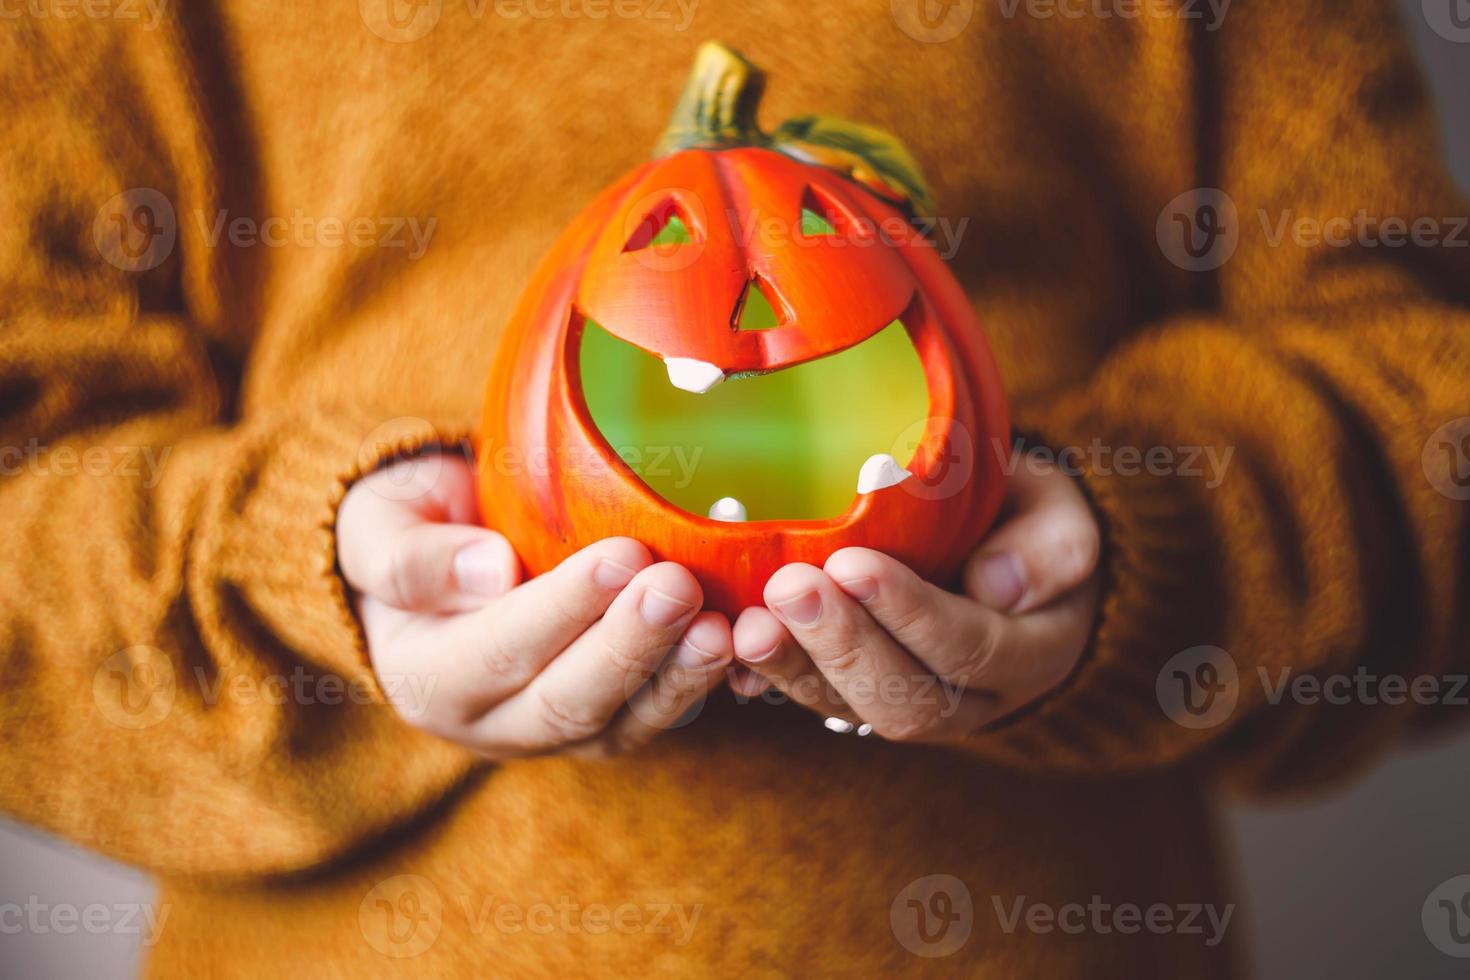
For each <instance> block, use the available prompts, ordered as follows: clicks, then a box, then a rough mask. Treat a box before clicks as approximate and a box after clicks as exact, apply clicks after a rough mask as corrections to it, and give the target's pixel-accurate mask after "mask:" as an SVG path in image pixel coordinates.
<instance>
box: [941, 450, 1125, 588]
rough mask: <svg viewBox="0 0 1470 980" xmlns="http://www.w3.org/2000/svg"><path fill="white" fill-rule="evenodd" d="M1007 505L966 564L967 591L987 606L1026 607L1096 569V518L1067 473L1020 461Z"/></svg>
mask: <svg viewBox="0 0 1470 980" xmlns="http://www.w3.org/2000/svg"><path fill="white" fill-rule="evenodd" d="M1008 506H1009V509H1010V513H1011V516H1010V517H1008V518H1007V519H1006V520H1005V521H1004V522H1003V523H1002V524H1001V525H1000V526H999V527H997V528H996V530H995V531H994V532H993V533H991V534H990V536H989V537H987V538H986V539H985V541H983V542H982V543H981V545H980V550H979V551H977V552H976V553H975V554H974V555H973V556H971V558H970V560H969V561H968V562H967V563H966V565H965V570H964V584H965V591H966V592H967V593H968V594H969V595H971V596H973V597H974V598H976V599H978V600H979V601H980V602H982V603H984V604H985V605H987V606H989V607H990V608H992V609H999V610H1002V611H1007V612H1027V611H1029V610H1032V609H1038V608H1040V607H1041V606H1044V605H1046V604H1047V603H1049V602H1051V601H1052V600H1053V599H1055V598H1057V597H1058V596H1060V595H1064V594H1066V593H1067V592H1069V591H1071V590H1072V589H1075V588H1076V587H1077V586H1079V585H1081V584H1082V583H1083V582H1085V581H1087V580H1088V578H1090V577H1091V576H1092V573H1093V572H1094V571H1096V570H1097V562H1098V554H1099V551H1100V550H1101V535H1100V534H1099V532H1098V527H1097V520H1096V519H1095V518H1094V517H1093V514H1092V509H1091V507H1089V506H1088V503H1087V499H1086V498H1085V497H1084V496H1083V495H1082V491H1081V490H1080V489H1079V488H1078V486H1077V484H1076V482H1075V481H1074V480H1073V479H1072V478H1071V477H1069V476H1067V475H1066V474H1065V473H1062V472H1061V471H1059V470H1054V469H1053V470H1046V471H1037V470H1036V469H1034V468H1033V467H1028V466H1020V467H1018V468H1017V469H1016V474H1015V476H1014V477H1012V478H1011V482H1010V488H1009V490H1008Z"/></svg>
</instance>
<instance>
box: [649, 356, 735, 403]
mask: <svg viewBox="0 0 1470 980" xmlns="http://www.w3.org/2000/svg"><path fill="white" fill-rule="evenodd" d="M664 367H665V368H667V369H668V371H669V383H670V384H672V385H673V386H674V387H675V388H682V389H683V390H685V391H692V392H694V393H695V394H696V395H702V394H704V393H705V392H706V391H709V390H710V389H711V388H713V387H714V386H715V385H717V384H719V383H720V382H721V381H724V380H725V372H724V371H721V370H720V369H719V368H717V367H715V366H714V365H713V364H711V363H709V362H708V361H696V360H695V359H694V358H692V357H666V358H664Z"/></svg>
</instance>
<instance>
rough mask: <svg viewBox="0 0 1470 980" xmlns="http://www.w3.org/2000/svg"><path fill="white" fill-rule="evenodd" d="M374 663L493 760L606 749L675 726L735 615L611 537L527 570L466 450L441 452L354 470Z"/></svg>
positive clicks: (420, 715) (344, 552)
mask: <svg viewBox="0 0 1470 980" xmlns="http://www.w3.org/2000/svg"><path fill="white" fill-rule="evenodd" d="M337 557H338V564H339V566H340V567H341V569H342V575H343V577H344V578H345V579H346V580H347V583H348V584H349V585H350V586H351V587H352V588H353V590H355V593H356V596H355V598H356V603H357V609H358V614H359V616H360V617H361V620H362V625H363V630H364V632H365V633H366V635H367V641H368V651H369V654H370V656H371V659H372V664H373V669H374V670H375V671H376V672H377V674H378V676H379V678H380V679H383V680H384V682H385V687H386V686H387V681H388V679H390V678H391V679H395V680H397V681H399V682H401V681H402V680H403V678H404V677H405V676H406V675H410V674H416V675H419V676H418V677H416V678H415V680H416V681H421V682H422V683H416V684H414V685H412V686H409V685H402V686H404V687H409V689H411V690H414V691H423V692H428V694H427V697H426V698H423V699H421V702H422V703H413V704H406V703H401V699H399V701H397V702H395V706H396V707H397V708H398V710H399V713H400V714H402V715H403V717H404V718H405V719H406V720H407V721H408V722H409V723H410V724H412V725H414V726H416V727H418V728H422V729H424V730H426V731H429V732H432V733H434V734H435V735H439V736H441V737H443V738H446V739H449V740H450V741H453V742H457V743H459V744H460V745H463V746H465V747H467V748H469V749H472V750H474V751H475V752H478V753H479V754H481V755H483V756H486V757H487V758H490V759H495V760H501V759H510V758H516V757H521V756H532V755H545V754H569V755H583V756H605V755H611V754H616V753H619V752H622V751H626V750H628V749H630V748H633V747H635V746H638V745H641V744H642V743H644V742H646V741H648V740H649V739H650V738H652V737H653V736H654V735H656V734H657V733H659V732H660V731H663V730H666V729H669V728H674V727H678V726H679V725H680V724H681V723H683V722H684V721H686V720H687V719H685V715H686V713H688V712H691V711H694V710H697V709H698V707H699V706H700V705H701V704H702V703H703V700H704V698H705V696H706V695H707V694H708V692H709V691H710V690H711V689H712V688H713V687H714V686H715V685H716V684H718V683H719V681H720V680H721V678H722V677H723V676H724V674H725V669H726V667H727V666H728V665H729V663H730V661H731V658H732V657H733V655H734V653H733V651H734V647H733V644H732V641H731V634H730V623H729V621H728V620H726V619H725V617H724V616H722V615H720V614H719V613H716V612H700V606H701V604H702V602H703V598H704V597H703V593H702V591H701V590H700V587H699V583H698V582H697V581H695V578H694V576H693V575H691V574H690V573H689V571H688V570H687V569H685V568H683V567H682V566H680V565H675V564H673V563H671V562H660V563H658V564H654V562H653V558H652V556H651V555H650V554H649V553H648V549H647V548H645V547H644V546H643V545H641V544H639V543H638V542H637V541H634V540H632V539H630V538H606V539H604V540H602V541H599V542H597V543H595V544H592V545H589V546H587V547H586V548H583V549H582V550H581V551H579V552H577V553H576V554H574V555H572V556H571V557H570V558H567V559H566V560H565V561H563V562H562V563H561V564H560V565H558V566H557V567H556V568H553V569H552V570H551V571H549V572H547V573H546V574H544V575H539V576H537V577H536V578H533V579H531V580H530V581H529V582H526V583H524V584H519V583H520V564H519V562H518V561H517V559H516V556H515V553H514V551H513V550H512V549H511V546H510V544H509V543H508V542H507V541H506V540H505V538H504V537H502V536H501V535H499V534H497V533H496V532H494V531H491V530H487V529H486V528H484V527H482V526H480V523H479V509H478V504H477V501H476V495H475V478H474V472H473V469H472V467H471V465H470V464H469V463H468V462H466V461H465V460H464V459H462V458H460V457H457V456H450V455H442V456H438V457H424V458H418V459H411V460H404V461H400V462H396V463H393V464H390V465H388V466H386V467H384V468H383V469H380V470H378V471H376V472H374V473H372V474H369V475H368V476H366V477H363V478H362V479H361V480H359V481H358V482H357V483H355V484H354V485H353V486H352V487H351V488H350V489H349V490H348V492H347V495H346V497H345V498H344V499H343V501H342V505H341V507H340V508H339V510H338V513H337Z"/></svg>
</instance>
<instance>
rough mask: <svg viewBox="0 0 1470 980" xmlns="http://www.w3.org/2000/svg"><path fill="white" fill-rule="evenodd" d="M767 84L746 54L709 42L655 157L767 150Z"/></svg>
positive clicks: (702, 49)
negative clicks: (761, 110) (759, 120)
mask: <svg viewBox="0 0 1470 980" xmlns="http://www.w3.org/2000/svg"><path fill="white" fill-rule="evenodd" d="M765 84H766V76H765V74H764V73H763V72H762V71H761V70H760V69H759V68H757V67H756V66H755V65H753V64H751V63H750V62H749V61H746V60H745V59H744V58H743V57H741V56H740V54H738V53H737V52H735V51H733V50H731V49H730V48H727V47H725V46H724V45H723V44H720V43H718V42H716V41H706V42H704V43H703V44H701V45H700V46H699V51H698V52H697V53H696V54H695V56H694V67H693V68H692V69H691V70H690V72H689V80H688V81H687V82H685V83H684V91H683V92H682V93H680V95H679V102H678V104H677V105H676V106H674V115H673V118H671V119H670V120H669V125H668V128H667V129H665V130H664V135H663V138H662V139H660V140H659V142H658V149H657V150H656V151H655V154H654V155H655V156H660V157H662V156H667V155H668V154H670V153H676V152H678V151H679V150H687V149H691V148H693V147H717V146H730V145H747V146H750V145H754V146H760V145H763V144H764V143H765V142H766V137H765V134H764V133H762V132H761V131H760V127H759V126H757V125H756V106H757V105H758V104H759V103H760V98H761V93H762V91H763V90H764V88H765Z"/></svg>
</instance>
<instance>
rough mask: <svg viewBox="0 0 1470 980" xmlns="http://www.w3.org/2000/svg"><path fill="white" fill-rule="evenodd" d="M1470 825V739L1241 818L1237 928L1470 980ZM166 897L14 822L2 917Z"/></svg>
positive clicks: (80, 952) (108, 935)
mask: <svg viewBox="0 0 1470 980" xmlns="http://www.w3.org/2000/svg"><path fill="white" fill-rule="evenodd" d="M1457 3H1458V4H1460V6H1461V8H1462V9H1463V12H1464V15H1465V16H1467V17H1470V3H1467V0H1400V6H1401V7H1402V8H1403V12H1404V17H1405V20H1406V22H1407V23H1408V25H1409V27H1410V30H1411V31H1412V33H1413V35H1414V38H1415V40H1416V42H1417V43H1418V45H1419V48H1420V52H1421V55H1422V58H1423V61H1424V65H1425V68H1426V70H1427V71H1428V72H1429V74H1430V77H1431V80H1432V82H1433V85H1434V89H1435V93H1436V96H1437V97H1438V100H1439V105H1440V117H1441V125H1442V129H1443V133H1444V139H1445V147H1446V150H1447V152H1448V154H1449V156H1450V159H1451V163H1452V165H1453V166H1454V168H1455V172H1456V174H1457V176H1458V177H1459V179H1460V182H1461V184H1462V185H1463V186H1465V187H1467V188H1470V39H1467V40H1466V41H1465V42H1462V43H1455V42H1453V41H1450V40H1448V39H1447V38H1445V37H1442V36H1440V35H1439V34H1437V33H1436V32H1435V31H1433V30H1432V29H1431V28H1430V26H1429V20H1428V16H1429V14H1427V13H1426V12H1433V11H1434V10H1435V9H1436V8H1437V9H1438V10H1439V13H1437V14H1433V15H1434V16H1437V17H1440V18H1443V16H1444V15H1443V10H1445V9H1448V8H1449V6H1450V5H1453V4H1457ZM1440 22H1442V21H1440ZM1466 601H1470V598H1467V600H1466ZM1467 814H1470V736H1467V737H1461V738H1460V739H1458V740H1456V741H1453V742H1450V743H1448V744H1442V745H1439V746H1437V747H1430V748H1423V749H1419V750H1415V751H1405V752H1402V753H1400V754H1399V755H1398V756H1396V757H1395V758H1394V759H1393V760H1392V761H1390V762H1388V763H1386V764H1384V765H1382V766H1380V767H1379V768H1378V769H1376V770H1375V771H1374V772H1372V773H1370V774H1369V775H1368V776H1367V777H1366V778H1364V779H1362V780H1360V781H1359V782H1357V783H1355V784H1354V785H1353V786H1352V787H1351V788H1349V789H1347V790H1346V791H1343V792H1340V793H1338V794H1336V795H1334V796H1331V797H1329V798H1324V799H1321V800H1319V801H1317V802H1315V803H1313V804H1311V805H1307V806H1302V805H1296V806H1290V807H1286V806H1248V807H1235V808H1233V809H1232V810H1231V811H1230V812H1229V815H1228V820H1227V829H1228V831H1229V833H1230V836H1231V838H1232V842H1233V846H1234V848H1235V851H1236V856H1237V859H1238V860H1237V872H1236V877H1237V881H1238V882H1239V883H1240V885H1241V892H1242V894H1241V896H1240V898H1241V901H1242V903H1243V905H1244V906H1245V907H1244V908H1243V909H1241V910H1240V912H1238V913H1237V917H1236V922H1237V923H1241V924H1243V925H1244V927H1245V929H1246V931H1247V932H1248V934H1249V942H1250V944H1251V945H1252V946H1253V948H1254V955H1255V961H1256V964H1257V966H1258V969H1259V973H1260V976H1261V977H1262V978H1263V980H1278V978H1279V980H1296V978H1301V977H1333V978H1335V980H1377V978H1382V977H1406V978H1410V977H1411V978H1415V980H1436V978H1440V977H1444V978H1450V977H1457V978H1463V977H1466V976H1470V961H1467V960H1463V959H1452V958H1450V957H1448V956H1445V955H1444V954H1442V953H1440V952H1439V951H1438V950H1437V949H1435V947H1434V946H1433V945H1431V944H1430V942H1429V941H1428V939H1427V938H1426V937H1425V933H1424V928H1423V926H1422V924H1421V922H1420V909H1421V907H1422V905H1423V903H1424V900H1425V898H1426V897H1427V896H1428V894H1429V892H1430V891H1431V890H1432V889H1433V888H1434V887H1435V886H1436V885H1438V884H1439V883H1440V882H1442V881H1444V880H1446V879H1448V878H1451V877H1454V876H1455V875H1460V874H1470V820H1467ZM151 895H152V889H151V886H150V884H149V882H148V879H147V878H146V876H144V875H141V874H139V873H137V872H136V871H133V870H131V869H129V868H124V867H121V866H119V865H116V864H112V863H110V862H107V861H104V860H102V859H100V858H95V857H92V856H90V855H85V854H82V853H79V852H77V851H75V850H74V849H72V848H69V847H67V846H66V845H64V844H61V843H58V842H56V841H53V840H50V839H47V838H43V837H41V836H40V835H37V834H35V833H33V832H31V831H28V830H26V829H24V828H19V827H15V826H14V825H7V824H5V823H3V822H0V905H3V904H5V903H10V902H19V903H27V902H32V901H33V898H32V897H34V900H36V901H38V902H39V903H44V904H45V905H46V906H55V905H59V904H70V905H73V906H76V907H77V908H78V909H82V908H85V907H86V906H88V905H92V904H99V903H100V904H101V905H104V906H108V907H115V906H117V905H120V904H125V903H146V902H148V901H149V900H150V898H151ZM1242 915H1243V916H1244V918H1243V919H1242V918H1241V916H1242ZM0 926H3V923H0ZM141 941H142V937H141V936H140V935H138V934H124V933H121V932H119V931H117V930H112V931H107V932H103V933H100V934H89V933H87V932H85V931H83V930H82V929H81V928H78V929H77V930H76V931H75V932H74V933H72V934H69V935H62V934H58V933H55V932H50V931H46V932H34V931H31V930H22V931H21V932H20V933H18V934H13V935H12V934H5V933H3V932H0V980H9V978H20V977H25V978H29V980H51V978H56V980H71V978H75V977H91V978H95V980H109V978H125V977H132V976H134V975H136V973H137V968H138V958H139V950H140V947H141Z"/></svg>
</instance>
